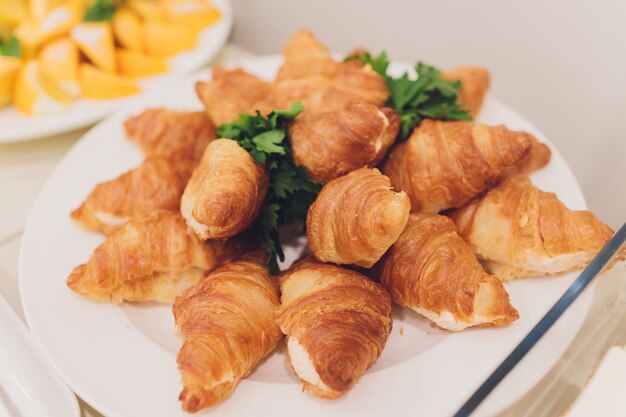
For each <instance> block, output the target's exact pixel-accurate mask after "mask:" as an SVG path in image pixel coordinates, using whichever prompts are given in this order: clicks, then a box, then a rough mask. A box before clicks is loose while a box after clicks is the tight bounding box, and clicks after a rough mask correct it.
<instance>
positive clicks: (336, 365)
mask: <svg viewBox="0 0 626 417" xmlns="http://www.w3.org/2000/svg"><path fill="white" fill-rule="evenodd" d="M281 289H282V297H281V306H280V308H279V309H278V310H277V311H276V321H277V322H278V324H279V325H280V328H281V330H282V331H283V333H285V334H286V335H287V336H288V342H287V348H288V351H289V358H290V360H291V365H292V366H293V369H294V370H295V372H296V373H297V374H298V377H299V378H300V379H301V380H302V383H303V385H304V389H305V390H306V391H308V392H310V393H311V394H313V395H316V396H318V397H324V398H337V397H340V396H342V395H344V394H345V393H347V392H348V391H349V390H350V389H351V388H352V387H353V386H354V385H355V384H356V383H357V382H358V380H359V379H360V378H361V376H363V374H364V373H365V371H366V370H367V369H368V368H369V367H370V366H371V365H372V364H373V363H374V362H375V361H376V359H378V357H379V356H380V353H381V352H382V350H383V348H384V347H385V343H386V341H387V337H388V336H389V332H390V331H391V300H390V299H389V294H387V292H386V291H385V290H384V289H383V288H382V287H381V286H380V285H379V284H377V283H375V282H373V281H371V280H370V279H368V278H367V277H366V276H364V275H361V274H359V273H358V272H355V271H351V270H348V269H344V268H341V267H339V266H336V265H332V264H322V263H319V262H317V261H315V260H314V259H312V258H307V259H304V260H302V261H300V262H299V263H297V264H296V265H294V266H293V267H292V268H291V269H290V270H288V271H287V272H286V273H285V274H284V275H283V276H281Z"/></svg>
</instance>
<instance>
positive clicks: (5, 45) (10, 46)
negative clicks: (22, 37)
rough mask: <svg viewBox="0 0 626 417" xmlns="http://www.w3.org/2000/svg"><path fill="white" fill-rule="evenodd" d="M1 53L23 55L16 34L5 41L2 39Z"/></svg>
mask: <svg viewBox="0 0 626 417" xmlns="http://www.w3.org/2000/svg"><path fill="white" fill-rule="evenodd" d="M0 55H4V56H15V57H18V58H19V57H21V56H22V48H21V47H20V41H19V40H18V39H17V38H16V37H15V36H11V37H10V38H9V39H7V40H5V41H3V40H2V39H0Z"/></svg>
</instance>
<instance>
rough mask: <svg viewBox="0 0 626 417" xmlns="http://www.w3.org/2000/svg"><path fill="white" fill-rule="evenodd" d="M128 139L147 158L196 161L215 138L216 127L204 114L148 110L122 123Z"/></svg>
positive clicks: (159, 109) (198, 112) (199, 112)
mask: <svg viewBox="0 0 626 417" xmlns="http://www.w3.org/2000/svg"><path fill="white" fill-rule="evenodd" d="M124 129H125V130H126V135H127V136H128V138H129V139H130V140H131V141H133V142H136V143H137V144H138V145H139V147H141V149H142V150H143V152H144V153H145V154H146V156H147V157H164V158H168V159H174V160H179V159H189V160H196V161H197V160H198V159H200V158H201V157H202V153H203V152H204V148H206V147H207V145H208V144H209V142H211V141H212V140H213V139H215V125H214V124H213V121H211V119H210V118H209V116H208V115H207V114H206V113H205V112H201V111H197V112H180V111H173V110H168V109H164V108H158V109H148V110H145V111H144V112H143V113H141V114H139V115H137V116H133V117H129V118H128V119H127V120H126V121H125V122H124Z"/></svg>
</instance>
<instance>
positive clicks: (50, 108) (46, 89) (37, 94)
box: [13, 61, 72, 115]
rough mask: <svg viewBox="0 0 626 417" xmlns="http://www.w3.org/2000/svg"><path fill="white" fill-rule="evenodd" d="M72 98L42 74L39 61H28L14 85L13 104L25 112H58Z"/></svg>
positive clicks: (67, 104) (30, 113) (37, 113)
mask: <svg viewBox="0 0 626 417" xmlns="http://www.w3.org/2000/svg"><path fill="white" fill-rule="evenodd" d="M71 102H72V98H71V97H70V96H69V95H68V94H66V93H65V92H63V91H62V90H60V89H59V88H57V87H56V86H55V85H54V84H53V83H51V82H50V81H49V80H48V79H47V78H46V77H45V76H43V75H42V73H41V71H40V67H39V63H38V62H37V61H28V62H27V63H26V64H24V66H23V67H22V69H21V70H20V72H19V73H18V75H17V79H16V80H15V85H14V86H13V104H14V105H15V107H16V108H17V109H18V110H19V111H21V112H22V113H24V114H28V115H43V114H52V113H58V112H61V111H63V110H65V108H67V106H69V105H70V103H71Z"/></svg>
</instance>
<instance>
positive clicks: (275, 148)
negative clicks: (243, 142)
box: [252, 129, 285, 155]
mask: <svg viewBox="0 0 626 417" xmlns="http://www.w3.org/2000/svg"><path fill="white" fill-rule="evenodd" d="M283 139H285V131H283V130H280V129H275V130H268V131H267V132H263V133H260V134H258V135H256V136H255V137H254V138H252V142H254V144H255V145H256V148H257V150H259V151H260V152H265V153H277V154H280V155H284V154H285V147H284V146H282V145H280V144H281V143H282V141H283Z"/></svg>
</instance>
